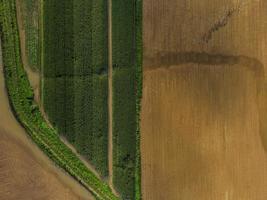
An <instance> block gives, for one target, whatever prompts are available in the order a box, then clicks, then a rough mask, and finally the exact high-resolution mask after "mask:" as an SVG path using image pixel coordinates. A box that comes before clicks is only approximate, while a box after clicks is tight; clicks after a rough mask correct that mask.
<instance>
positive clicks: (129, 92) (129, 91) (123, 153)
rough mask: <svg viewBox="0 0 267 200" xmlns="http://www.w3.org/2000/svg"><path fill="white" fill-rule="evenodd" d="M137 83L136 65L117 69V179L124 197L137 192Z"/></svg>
mask: <svg viewBox="0 0 267 200" xmlns="http://www.w3.org/2000/svg"><path fill="white" fill-rule="evenodd" d="M135 85H136V84H135V69H126V68H125V69H116V70H114V71H113V99H114V101H113V150H114V151H113V152H114V153H113V165H114V168H113V170H114V171H113V176H114V180H113V182H114V185H115V186H116V188H117V190H118V191H119V192H120V194H121V195H122V197H123V199H133V198H134V192H135V188H134V187H135V183H134V176H135V153H136V134H135V133H136V108H135V103H136V100H135V98H136V96H135Z"/></svg>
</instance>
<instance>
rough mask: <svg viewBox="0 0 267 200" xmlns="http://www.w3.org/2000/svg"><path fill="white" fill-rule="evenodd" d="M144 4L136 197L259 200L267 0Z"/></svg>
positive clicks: (265, 180)
mask: <svg viewBox="0 0 267 200" xmlns="http://www.w3.org/2000/svg"><path fill="white" fill-rule="evenodd" d="M143 8H144V11H143V12H144V16H143V20H144V23H143V24H144V26H143V31H144V32H143V36H144V77H143V78H144V80H143V81H144V82H143V84H144V85H143V99H142V112H141V151H142V193H143V199H144V200H266V199H267V188H266V184H267V154H266V150H267V125H266V124H267V120H266V119H267V114H265V113H267V108H266V107H267V106H264V105H267V103H266V104H265V102H267V101H266V98H264V96H265V95H266V92H265V91H266V87H265V85H266V83H265V82H266V81H265V80H264V76H265V73H264V71H266V70H264V67H265V66H267V65H266V64H267V57H266V54H267V46H266V44H267V43H266V42H267V41H266V40H267V37H266V36H267V35H266V34H267V23H266V20H267V2H266V1H265V0H250V1H249V0H248V1H244V0H243V1H238V0H202V1H199V0H190V1H188V0H169V1H164V0H147V1H144V7H143ZM266 96H267V95H266ZM264 110H266V112H264Z"/></svg>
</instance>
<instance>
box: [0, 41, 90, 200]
mask: <svg viewBox="0 0 267 200" xmlns="http://www.w3.org/2000/svg"><path fill="white" fill-rule="evenodd" d="M0 47H1V44H0ZM1 55H2V54H1V48H0V110H1V112H0V152H1V153H0V154H1V155H0V170H1V172H0V179H1V182H0V200H7V199H8V200H16V199H20V200H28V199H42V200H59V199H64V200H93V199H94V198H93V197H92V196H91V195H90V194H89V193H88V192H87V191H86V190H85V189H84V188H82V187H81V186H80V185H79V184H78V183H77V182H76V181H74V180H73V178H71V177H70V176H68V175H66V174H65V173H63V171H61V170H59V169H58V168H57V167H55V166H54V164H53V163H52V162H51V161H50V160H49V159H48V158H47V157H46V156H45V155H44V154H43V153H42V152H41V151H40V150H39V148H37V146H36V145H35V144H33V143H32V142H31V140H30V139H29V138H28V137H27V133H26V132H25V130H24V129H23V128H22V127H21V126H20V124H19V123H18V122H17V121H16V119H15V117H14V116H13V114H12V112H11V108H10V106H9V102H8V97H7V93H6V90H5V83H4V76H3V65H2V56H1Z"/></svg>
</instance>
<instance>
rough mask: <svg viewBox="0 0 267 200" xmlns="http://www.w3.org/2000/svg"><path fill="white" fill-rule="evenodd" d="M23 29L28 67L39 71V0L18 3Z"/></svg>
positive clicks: (24, 0)
mask: <svg viewBox="0 0 267 200" xmlns="http://www.w3.org/2000/svg"><path fill="white" fill-rule="evenodd" d="M20 4H21V11H22V15H23V26H24V29H25V48H26V56H27V61H28V63H27V64H28V65H29V67H31V68H32V69H33V70H39V66H40V62H39V61H40V51H39V49H40V42H39V31H40V29H39V18H40V0H23V1H20Z"/></svg>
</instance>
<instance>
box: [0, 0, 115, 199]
mask: <svg viewBox="0 0 267 200" xmlns="http://www.w3.org/2000/svg"><path fill="white" fill-rule="evenodd" d="M0 25H1V29H0V30H1V37H2V38H1V39H2V45H3V61H4V73H5V82H6V86H7V91H8V95H9V99H10V103H11V107H12V110H13V111H14V114H15V116H16V117H17V119H18V120H19V122H20V123H21V125H22V126H23V127H24V128H25V129H26V131H27V133H28V134H29V136H30V137H31V138H32V140H33V141H34V142H35V143H36V144H37V145H38V146H39V147H40V148H41V149H42V151H43V152H44V153H45V154H46V155H47V156H49V157H50V158H51V159H52V160H53V161H54V162H55V163H56V164H57V165H58V166H59V167H61V168H63V169H64V170H66V172H68V173H69V174H70V175H71V176H73V177H74V178H75V179H76V180H77V181H79V182H80V183H81V184H82V185H83V186H84V187H86V188H87V189H88V190H90V191H91V192H92V193H93V194H94V195H95V196H97V199H103V200H116V199H118V198H117V197H116V196H115V195H114V194H112V192H111V189H110V188H109V187H108V185H107V184H105V183H103V182H101V181H100V180H99V179H98V178H97V177H96V176H95V175H94V174H93V173H92V172H91V171H90V170H89V169H88V168H86V166H85V165H84V164H83V163H82V162H81V161H80V160H79V159H78V158H77V156H76V155H75V154H74V153H73V152H72V151H71V150H70V149H69V148H68V147H67V146H66V145H65V144H64V143H63V142H61V140H60V138H59V137H58V135H57V134H56V131H55V130H54V129H52V128H50V127H49V126H48V125H47V123H46V122H45V120H44V119H43V117H42V115H41V112H40V111H39V109H38V106H37V105H36V104H35V102H34V101H33V90H32V88H31V86H30V83H29V81H28V79H27V75H26V72H25V71H24V68H23V66H22V62H21V57H20V48H19V37H18V30H17V24H16V8H15V0H0ZM49 84H54V82H53V81H51V82H49Z"/></svg>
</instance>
